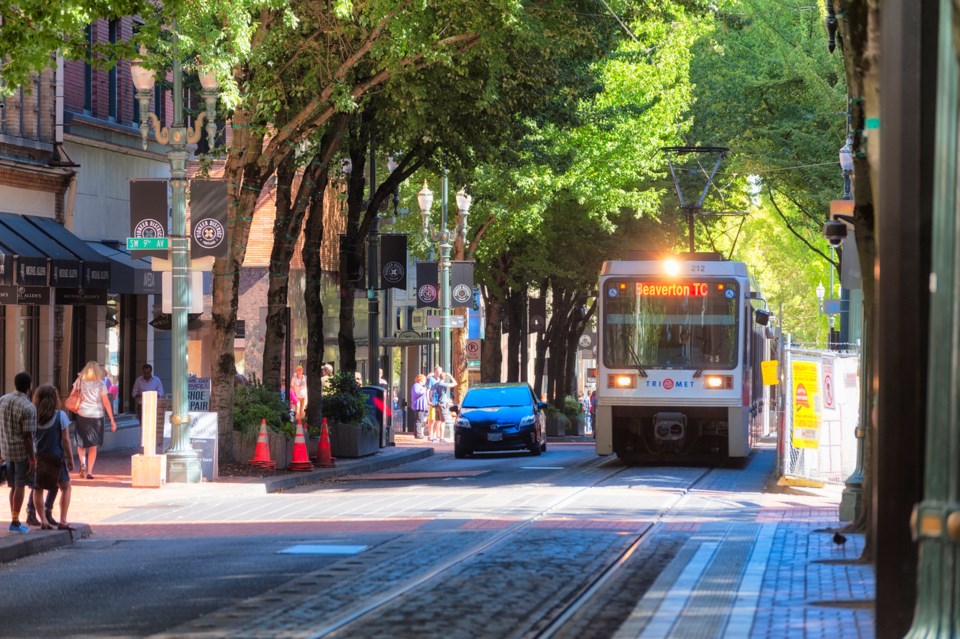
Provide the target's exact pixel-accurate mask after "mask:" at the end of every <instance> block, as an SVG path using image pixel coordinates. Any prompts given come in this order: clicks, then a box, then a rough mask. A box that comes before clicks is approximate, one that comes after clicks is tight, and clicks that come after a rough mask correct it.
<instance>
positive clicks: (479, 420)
mask: <svg viewBox="0 0 960 639" xmlns="http://www.w3.org/2000/svg"><path fill="white" fill-rule="evenodd" d="M546 407H547V405H546V404H545V403H544V402H541V401H538V400H537V397H536V396H535V395H534V394H533V390H532V389H531V388H530V386H529V384H523V383H520V384H482V385H479V386H474V387H472V388H471V389H470V390H469V391H467V394H466V396H465V397H464V398H463V401H462V402H460V412H459V415H458V417H457V421H456V432H455V433H454V446H453V453H454V456H455V457H458V458H461V457H466V456H467V455H471V454H473V453H474V452H477V451H497V450H516V449H524V448H525V449H527V450H529V451H530V453H531V454H532V455H539V454H540V453H542V452H544V451H546V450H547V425H546V416H545V414H544V409H545V408H546Z"/></svg>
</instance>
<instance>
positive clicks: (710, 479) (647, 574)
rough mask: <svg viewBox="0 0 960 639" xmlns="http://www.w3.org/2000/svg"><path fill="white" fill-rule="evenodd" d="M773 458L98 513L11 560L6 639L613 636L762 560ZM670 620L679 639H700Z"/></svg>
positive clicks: (568, 450)
mask: <svg viewBox="0 0 960 639" xmlns="http://www.w3.org/2000/svg"><path fill="white" fill-rule="evenodd" d="M771 462H772V455H770V454H769V452H762V453H759V454H757V455H755V456H754V457H753V458H752V459H751V461H750V462H749V463H748V464H747V465H746V466H740V467H731V468H722V469H714V470H710V469H706V468H700V467H648V468H643V467H625V466H623V465H621V464H620V463H619V462H617V461H615V460H613V459H609V458H598V457H596V456H595V455H594V451H593V447H592V446H591V445H590V444H581V443H559V444H555V443H551V444H550V447H549V449H548V451H547V453H546V454H545V455H543V456H541V457H539V458H533V457H529V456H527V455H525V454H494V455H487V456H483V455H478V456H476V457H474V458H471V459H465V460H456V459H454V458H453V455H452V454H450V453H443V454H439V455H435V456H433V457H431V458H428V459H425V460H422V461H419V462H415V463H412V464H408V465H406V466H403V467H400V468H396V469H392V470H387V471H383V472H380V473H377V474H375V475H368V476H358V477H356V478H350V479H346V480H341V481H329V482H324V483H322V484H317V485H313V486H305V487H301V488H297V489H295V490H291V491H288V492H285V493H278V494H259V495H257V494H253V491H251V490H249V487H248V488H244V487H236V488H234V489H232V490H231V491H229V492H228V493H219V494H215V493H213V492H206V491H203V490H195V491H194V493H193V494H191V493H189V492H184V491H181V490H178V491H177V492H176V493H175V494H172V495H169V496H168V495H165V494H164V493H163V492H162V491H161V492H155V493H153V495H154V497H153V498H152V499H150V498H145V499H140V500H139V501H140V502H141V503H130V504H129V505H128V506H126V507H123V506H113V507H111V508H106V509H104V506H105V504H103V503H100V504H97V505H96V507H99V508H101V509H103V512H106V513H108V514H107V516H106V517H105V519H104V520H103V521H101V522H98V523H95V524H93V528H94V533H95V534H94V537H93V538H91V539H88V540H82V541H79V542H77V543H75V544H74V545H73V546H72V547H68V548H66V549H63V550H58V551H54V552H49V553H45V554H41V555H37V556H34V557H30V558H27V559H24V560H21V561H17V562H13V563H10V564H5V565H2V566H0V578H2V579H3V580H4V582H5V583H8V584H9V583H14V581H15V582H16V583H17V587H16V588H4V589H2V590H0V618H2V619H3V620H4V621H3V633H2V634H3V635H4V636H10V637H26V636H41V637H47V636H49V637H54V636H57V637H65V636H66V637H86V636H100V637H103V636H149V635H154V634H156V635H159V636H169V637H180V636H197V637H199V636H210V637H213V636H248V637H277V636H312V637H319V636H333V637H379V636H383V637H406V636H429V637H487V636H503V637H524V636H541V637H546V636H557V637H587V636H592V637H608V636H614V635H616V634H617V632H618V629H620V628H621V627H626V626H624V624H625V623H627V624H628V625H629V623H628V621H629V619H630V618H631V615H633V616H636V614H637V611H638V610H642V609H643V606H644V605H647V606H648V607H649V606H650V605H656V604H657V601H656V600H651V599H650V597H654V594H653V593H648V591H650V589H651V586H652V585H653V584H654V583H655V582H656V580H657V579H658V578H662V576H663V575H664V574H666V572H669V570H670V566H673V565H674V564H676V563H677V562H675V561H674V560H675V559H677V558H678V557H680V558H681V559H683V562H685V563H687V564H691V565H692V563H696V562H697V561H701V560H703V561H704V562H705V560H706V558H705V557H701V555H703V552H704V550H703V549H704V548H709V549H712V551H711V552H713V553H715V554H716V555H717V557H721V558H722V561H719V563H717V562H713V563H712V564H709V565H710V566H713V565H714V564H717V566H715V567H712V568H710V567H709V566H708V564H707V563H703V570H704V573H705V575H706V576H707V577H710V574H709V571H710V570H715V571H716V570H720V571H721V572H723V571H726V572H727V573H729V572H731V571H732V572H738V571H743V570H746V568H747V567H748V566H747V563H748V559H749V560H750V561H756V559H750V556H751V548H752V547H753V546H754V545H758V547H759V546H762V545H763V543H764V540H765V539H766V538H767V537H768V536H769V535H767V533H765V532H764V528H763V527H762V526H759V525H758V524H757V523H756V522H757V521H758V520H759V519H761V518H760V517H759V514H760V505H761V495H760V493H761V491H762V488H763V484H764V482H765V481H766V480H767V478H768V475H769V473H770V471H771V470H772V467H771V465H770V464H771ZM204 488H206V486H205V487H204ZM126 490H127V491H130V489H126ZM77 491H78V493H80V492H82V491H83V485H82V484H78V488H77ZM245 491H246V492H247V493H248V494H244V492H245ZM225 495H226V496H225ZM762 497H763V498H765V499H768V500H769V499H774V500H775V499H776V497H777V496H769V495H765V496H762ZM119 499H120V501H123V499H124V498H123V497H122V496H121V497H120V498H119ZM79 501H82V500H79ZM771 506H774V507H779V506H778V505H777V504H776V503H775V501H774V502H770V503H768V504H767V508H770V507H771ZM84 507H90V506H89V505H88V506H79V508H84ZM767 512H777V511H776V510H769V511H767ZM698 536H701V537H703V539H704V540H705V541H704V543H700V544H699V545H694V544H691V543H689V542H691V540H695V539H696V538H697V537H698ZM701 541H703V540H701ZM766 541H767V546H768V552H769V545H770V544H769V541H770V540H769V539H766ZM850 550H851V552H853V549H852V548H851V549H850ZM687 555H689V556H687ZM691 562H692V563H691ZM724 564H725V565H724ZM665 571H666V572H665ZM674 578H676V575H674ZM645 595H648V596H647V597H646V598H645ZM727 596H728V598H730V601H728V602H727V604H729V605H730V606H733V607H734V609H735V608H736V606H735V605H734V604H735V601H734V600H735V599H736V598H737V593H736V591H735V589H734V590H732V591H731V592H730V593H728V595H727ZM655 597H660V598H664V597H666V598H669V593H660V594H659V595H655ZM753 597H754V600H755V599H756V593H753ZM715 603H716V602H715ZM748 603H749V602H748ZM755 603H756V602H755V601H754V604H755ZM645 614H646V615H647V616H646V617H644V618H645V619H649V618H650V616H651V615H652V610H651V611H647V613H645ZM728 614H729V613H728V611H727V610H725V609H724V608H722V607H720V608H718V607H717V606H716V605H715V606H714V609H713V610H712V612H710V614H704V615H702V616H699V617H698V618H696V619H694V618H692V617H691V618H690V619H687V620H685V621H684V622H683V623H687V624H691V623H692V624H699V626H700V630H703V629H705V628H710V627H713V628H715V629H720V628H722V627H723V622H724V620H725V619H727V618H728ZM837 614H845V615H850V614H851V613H849V612H846V611H843V612H837ZM674 616H676V613H674ZM862 618H863V619H867V618H868V615H864V616H863V617H862ZM730 619H735V615H734V616H731V617H730ZM751 619H752V617H751ZM666 621H669V620H664V623H666ZM839 621H840V620H838V622H839ZM672 623H673V624H677V627H676V628H675V629H674V635H673V636H691V634H692V633H693V632H694V631H695V629H694V628H685V627H683V626H682V624H680V620H678V619H673V620H672ZM730 623H733V621H731V622H730ZM843 623H845V624H846V625H849V621H845V622H843ZM864 623H865V622H864ZM648 630H649V629H648ZM754 630H755V632H754V633H751V634H754V635H757V632H756V630H757V629H756V628H755V629H754ZM651 636H652V635H651ZM663 636H666V633H664V635H663ZM697 636H700V635H697ZM703 636H708V635H703ZM709 636H712V635H709ZM718 636H719V635H718ZM733 636H736V635H733ZM863 636H869V634H864V635H863Z"/></svg>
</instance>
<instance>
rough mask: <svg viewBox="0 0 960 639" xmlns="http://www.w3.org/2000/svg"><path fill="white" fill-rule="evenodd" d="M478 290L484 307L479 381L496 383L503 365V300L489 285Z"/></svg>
mask: <svg viewBox="0 0 960 639" xmlns="http://www.w3.org/2000/svg"><path fill="white" fill-rule="evenodd" d="M480 290H481V291H482V293H483V305H484V308H485V309H486V325H485V327H484V331H483V348H482V349H481V350H480V381H481V382H484V383H497V382H500V381H501V378H500V371H501V370H502V366H503V351H502V350H501V349H500V340H501V335H502V334H501V330H500V327H501V323H502V321H503V300H502V299H501V298H499V297H497V295H496V293H494V291H493V289H491V288H490V287H489V286H484V287H482V288H481V289H480Z"/></svg>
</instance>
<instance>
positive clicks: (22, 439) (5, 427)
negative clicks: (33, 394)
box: [0, 372, 43, 533]
mask: <svg viewBox="0 0 960 639" xmlns="http://www.w3.org/2000/svg"><path fill="white" fill-rule="evenodd" d="M31 383H33V379H32V378H31V377H30V373H27V372H22V373H17V375H16V377H14V378H13V385H14V388H16V390H15V391H13V392H12V393H7V394H6V395H4V396H3V397H0V455H2V456H3V459H4V460H6V462H7V484H8V485H9V486H10V532H12V533H26V532H30V527H29V526H25V525H23V524H21V523H20V508H21V507H22V506H23V494H24V489H25V488H26V487H27V486H30V487H32V486H33V483H34V481H35V480H36V477H37V449H36V445H35V443H34V439H33V434H34V433H35V432H36V431H37V409H36V408H35V407H34V405H33V402H31V401H30V397H29V396H28V395H27V392H28V391H29V390H30V384H31ZM39 496H40V495H39V493H38V494H37V497H38V499H37V500H36V502H40V500H39ZM36 502H35V503H34V506H36V507H37V508H38V509H39V508H43V504H42V503H36Z"/></svg>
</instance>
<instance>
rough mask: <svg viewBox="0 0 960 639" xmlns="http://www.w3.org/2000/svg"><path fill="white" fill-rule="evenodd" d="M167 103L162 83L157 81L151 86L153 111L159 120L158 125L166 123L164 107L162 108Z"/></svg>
mask: <svg viewBox="0 0 960 639" xmlns="http://www.w3.org/2000/svg"><path fill="white" fill-rule="evenodd" d="M166 105H167V101H166V100H165V99H164V95H163V83H162V82H157V84H156V86H155V87H153V113H154V115H156V116H157V119H158V120H160V126H165V125H166V119H165V118H164V116H165V115H166V113H164V112H165V111H166V109H165V108H164V107H165V106H166Z"/></svg>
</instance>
